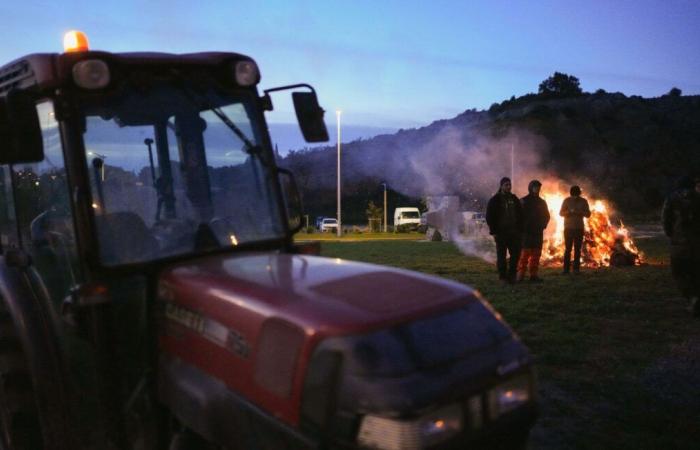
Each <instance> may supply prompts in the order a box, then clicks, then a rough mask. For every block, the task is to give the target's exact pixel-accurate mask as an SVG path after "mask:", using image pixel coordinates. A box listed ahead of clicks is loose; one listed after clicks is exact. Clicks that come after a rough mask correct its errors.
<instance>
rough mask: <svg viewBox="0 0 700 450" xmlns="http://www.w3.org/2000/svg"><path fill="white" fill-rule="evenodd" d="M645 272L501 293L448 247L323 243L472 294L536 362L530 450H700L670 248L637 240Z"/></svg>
mask: <svg viewBox="0 0 700 450" xmlns="http://www.w3.org/2000/svg"><path fill="white" fill-rule="evenodd" d="M638 244H639V247H640V248H641V249H642V250H643V251H644V252H645V254H646V255H647V261H648V263H647V264H646V265H644V266H641V267H629V268H604V269H598V270H592V269H584V270H583V273H582V274H581V275H578V276H573V275H570V276H564V275H560V274H559V271H558V270H557V269H544V271H543V274H542V276H543V277H544V278H545V279H546V281H545V283H544V284H541V285H532V284H528V283H524V284H518V285H515V286H510V285H501V284H500V283H498V282H497V280H496V278H497V277H496V274H495V268H494V267H493V266H492V265H491V264H488V263H486V262H484V261H482V260H479V259H476V258H472V257H466V256H464V255H462V254H461V253H459V252H458V251H457V250H456V249H455V248H454V247H453V246H452V245H451V244H449V243H444V242H415V241H414V242H410V241H394V242H392V241H368V242H352V243H346V242H325V243H323V245H322V254H323V255H324V256H332V257H340V258H346V259H352V260H359V261H366V262H372V263H378V264H387V265H391V266H397V267H402V268H407V269H411V270H417V271H420V272H425V273H430V274H435V275H439V276H442V277H445V278H450V279H453V280H457V281H459V282H462V283H466V284H469V285H471V286H473V287H475V288H476V289H478V290H479V291H480V292H481V293H483V294H484V296H485V297H486V298H487V299H488V300H489V301H490V302H491V304H492V305H493V306H494V307H495V308H496V309H497V310H498V311H499V312H500V313H501V314H502V315H503V317H504V319H505V320H506V321H507V322H508V323H509V324H510V325H511V326H512V327H513V328H514V329H515V331H516V332H517V333H518V334H519V335H520V337H521V338H522V340H523V341H524V342H525V343H526V344H527V346H528V347H529V348H530V350H531V351H532V353H533V354H534V356H535V359H536V365H537V372H538V376H539V382H540V396H541V406H542V411H541V416H540V419H539V421H538V424H537V425H536V427H535V429H534V430H533V433H532V439H531V447H532V448H537V449H539V448H545V449H559V448H582V449H612V448H615V449H658V448H665V449H670V448H693V449H697V448H700V319H693V318H692V317H690V315H689V313H688V312H687V311H686V309H685V306H686V305H685V302H684V300H683V299H681V298H679V296H678V294H677V292H676V289H675V287H674V285H673V282H672V279H671V275H670V269H669V266H668V258H667V252H666V245H665V242H664V240H662V239H660V238H648V239H640V240H638Z"/></svg>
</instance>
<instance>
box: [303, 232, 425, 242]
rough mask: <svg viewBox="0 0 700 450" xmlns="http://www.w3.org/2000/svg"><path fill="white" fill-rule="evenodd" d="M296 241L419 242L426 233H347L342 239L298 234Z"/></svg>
mask: <svg viewBox="0 0 700 450" xmlns="http://www.w3.org/2000/svg"><path fill="white" fill-rule="evenodd" d="M294 239H295V240H296V241H324V242H326V241H341V242H356V241H369V240H386V241H417V240H421V239H425V233H347V234H343V235H342V236H341V237H338V236H336V234H335V233H297V234H295V235H294Z"/></svg>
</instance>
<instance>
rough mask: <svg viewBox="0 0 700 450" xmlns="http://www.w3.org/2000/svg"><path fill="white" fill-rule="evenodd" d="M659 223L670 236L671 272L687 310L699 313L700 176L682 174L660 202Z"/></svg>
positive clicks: (696, 315) (697, 314)
mask: <svg viewBox="0 0 700 450" xmlns="http://www.w3.org/2000/svg"><path fill="white" fill-rule="evenodd" d="M662 218H663V226H664V232H665V233H666V236H668V237H669V238H671V273H672V274H673V278H674V279H675V280H676V284H677V285H678V288H679V289H680V291H681V293H682V295H683V296H684V297H686V298H687V299H688V300H689V301H690V310H691V312H692V314H693V316H695V317H700V299H699V298H700V177H696V178H695V179H692V178H690V177H685V178H683V179H682V180H681V182H680V183H679V186H678V189H677V190H676V191H674V192H673V193H672V194H671V195H670V196H669V197H668V198H667V199H666V201H665V202H664V207H663V212H662Z"/></svg>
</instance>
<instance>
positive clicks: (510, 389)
mask: <svg viewBox="0 0 700 450" xmlns="http://www.w3.org/2000/svg"><path fill="white" fill-rule="evenodd" d="M531 398H532V387H531V383H530V376H529V375H528V374H524V375H519V376H517V377H514V378H511V379H510V380H507V381H505V382H503V383H501V384H499V385H498V386H496V387H494V388H493V389H491V390H490V391H489V394H488V403H489V417H490V418H491V420H495V419H497V418H498V417H499V416H501V415H502V414H505V413H507V412H509V411H512V410H514V409H516V408H518V407H519V406H522V405H524V404H525V403H527V402H529V401H530V400H531Z"/></svg>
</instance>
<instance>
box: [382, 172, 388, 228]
mask: <svg viewBox="0 0 700 450" xmlns="http://www.w3.org/2000/svg"><path fill="white" fill-rule="evenodd" d="M382 185H383V186H384V232H385V233H386V230H387V228H386V183H382Z"/></svg>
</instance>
